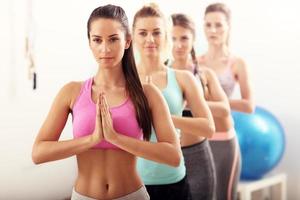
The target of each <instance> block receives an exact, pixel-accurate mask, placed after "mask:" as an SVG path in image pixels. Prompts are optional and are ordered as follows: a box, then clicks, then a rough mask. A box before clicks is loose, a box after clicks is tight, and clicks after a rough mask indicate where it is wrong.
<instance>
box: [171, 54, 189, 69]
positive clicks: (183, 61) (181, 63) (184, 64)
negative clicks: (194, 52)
mask: <svg viewBox="0 0 300 200" xmlns="http://www.w3.org/2000/svg"><path fill="white" fill-rule="evenodd" d="M172 67H173V68H174V69H189V67H190V60H189V58H188V56H187V57H185V58H178V59H175V60H174V62H173V63H172Z"/></svg>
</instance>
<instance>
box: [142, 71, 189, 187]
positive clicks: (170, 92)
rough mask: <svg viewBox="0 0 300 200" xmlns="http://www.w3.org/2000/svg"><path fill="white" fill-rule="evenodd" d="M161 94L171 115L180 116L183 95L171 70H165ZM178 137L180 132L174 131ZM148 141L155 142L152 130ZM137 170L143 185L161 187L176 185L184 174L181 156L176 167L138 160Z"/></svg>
mask: <svg viewBox="0 0 300 200" xmlns="http://www.w3.org/2000/svg"><path fill="white" fill-rule="evenodd" d="M162 94H163V96H164V98H165V100H166V102H167V103H168V106H169V110H170V113H171V115H176V116H181V115H182V111H183V101H184V99H183V93H182V91H181V88H180V86H179V85H178V83H177V80H176V74H175V72H174V70H173V69H171V68H167V87H166V88H164V89H163V90H162ZM176 132H177V136H178V137H180V131H179V130H176ZM150 141H152V142H157V138H156V134H155V132H154V130H153V128H152V133H151V137H150ZM137 170H138V172H139V174H140V176H141V178H142V180H143V182H144V184H145V185H163V184H172V183H177V182H179V181H180V180H182V179H183V178H184V176H185V174H186V169H185V165H184V159H183V155H182V154H181V158H180V164H179V166H178V167H171V166H169V165H165V164H160V163H157V162H153V161H150V160H146V159H143V158H138V161H137Z"/></svg>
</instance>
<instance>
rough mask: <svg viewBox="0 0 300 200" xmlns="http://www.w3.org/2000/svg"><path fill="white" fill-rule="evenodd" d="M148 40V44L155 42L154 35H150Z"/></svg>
mask: <svg viewBox="0 0 300 200" xmlns="http://www.w3.org/2000/svg"><path fill="white" fill-rule="evenodd" d="M146 40H147V42H149V43H152V42H154V38H153V35H152V34H148V35H147V38H146Z"/></svg>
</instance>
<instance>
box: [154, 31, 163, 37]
mask: <svg viewBox="0 0 300 200" xmlns="http://www.w3.org/2000/svg"><path fill="white" fill-rule="evenodd" d="M160 34H161V32H160V31H154V32H153V35H154V36H159V35H160Z"/></svg>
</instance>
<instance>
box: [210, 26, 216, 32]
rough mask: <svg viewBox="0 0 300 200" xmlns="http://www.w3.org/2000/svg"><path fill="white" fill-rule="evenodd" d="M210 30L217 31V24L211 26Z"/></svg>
mask: <svg viewBox="0 0 300 200" xmlns="http://www.w3.org/2000/svg"><path fill="white" fill-rule="evenodd" d="M209 30H210V32H212V33H215V32H217V29H216V27H215V26H211V27H210V29H209Z"/></svg>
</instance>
